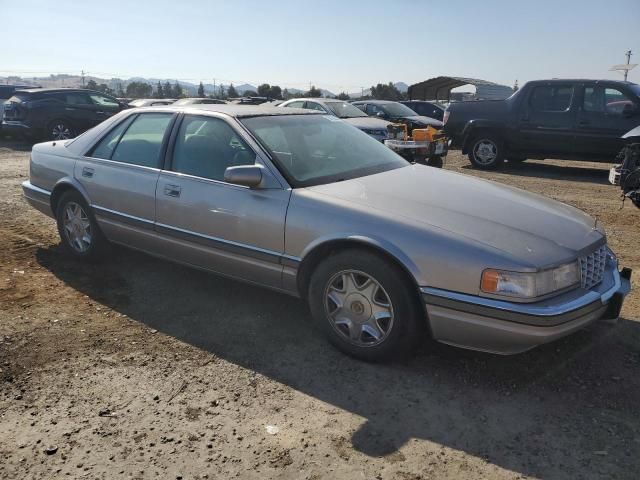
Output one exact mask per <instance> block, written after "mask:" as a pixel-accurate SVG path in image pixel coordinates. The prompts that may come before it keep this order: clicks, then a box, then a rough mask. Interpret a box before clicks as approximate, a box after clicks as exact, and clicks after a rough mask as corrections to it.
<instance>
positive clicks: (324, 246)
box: [296, 235, 426, 318]
mask: <svg viewBox="0 0 640 480" xmlns="http://www.w3.org/2000/svg"><path fill="white" fill-rule="evenodd" d="M348 249H362V250H366V251H369V252H372V253H374V254H376V255H379V256H381V257H382V258H385V259H386V260H388V261H390V262H391V263H393V264H394V265H396V266H397V267H398V268H399V269H400V271H402V272H403V273H404V275H405V277H406V279H407V281H408V282H409V283H410V284H411V285H412V286H413V287H414V288H413V290H414V292H415V295H414V296H415V299H416V301H417V303H418V305H419V306H420V308H421V309H422V311H423V312H424V313H425V315H426V308H425V305H424V302H423V301H422V298H421V296H420V285H419V284H418V281H417V278H418V277H419V269H418V267H417V266H416V264H415V263H414V262H413V261H412V260H411V259H410V258H409V257H408V256H407V255H406V254H404V252H402V250H400V249H399V248H398V247H396V246H395V245H393V244H392V243H390V242H387V241H385V240H380V239H375V238H371V237H367V236H362V235H346V236H334V237H332V238H324V239H319V240H318V241H316V242H314V243H313V244H311V245H309V246H308V247H307V248H306V249H305V251H304V253H303V255H302V260H301V261H300V265H299V266H298V273H297V276H296V280H297V287H298V293H299V295H300V297H301V298H303V299H306V298H307V292H308V290H309V282H310V280H311V275H313V272H314V270H315V268H316V267H317V266H318V265H319V264H320V262H322V260H323V259H324V258H326V257H327V256H328V255H330V254H332V253H336V252H339V251H343V250H348ZM425 318H426V317H425Z"/></svg>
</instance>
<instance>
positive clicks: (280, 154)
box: [241, 115, 409, 188]
mask: <svg viewBox="0 0 640 480" xmlns="http://www.w3.org/2000/svg"><path fill="white" fill-rule="evenodd" d="M241 121H242V123H243V124H244V125H245V126H246V127H247V128H248V129H249V130H250V131H251V132H252V133H253V135H254V136H255V137H256V138H257V139H258V141H259V142H260V143H261V144H262V146H263V147H264V148H265V149H266V150H267V151H268V152H269V153H270V154H271V156H272V158H273V159H274V162H275V163H276V164H277V166H278V168H279V169H280V171H281V172H282V174H283V175H284V176H285V178H286V179H287V180H288V181H289V183H290V184H291V186H292V187H294V188H297V187H308V186H311V185H322V184H325V183H333V182H339V181H342V180H348V179H351V178H357V177H363V176H366V175H373V174H375V173H379V172H385V171H387V170H393V169H396V168H401V167H405V166H407V165H409V163H408V162H407V161H406V160H404V159H403V158H402V157H400V156H399V155H397V154H395V153H393V152H392V151H391V150H390V149H389V148H387V147H385V146H384V145H383V144H382V143H380V142H378V141H377V140H375V139H373V138H371V137H370V136H369V135H367V134H366V133H363V132H362V131H360V130H358V129H357V128H355V127H354V126H352V125H349V124H348V123H345V122H343V121H341V120H339V119H338V118H336V117H334V116H331V115H278V116H275V115H271V116H263V117H251V118H246V119H242V120H241Z"/></svg>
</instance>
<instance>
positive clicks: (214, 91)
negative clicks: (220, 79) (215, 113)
mask: <svg viewBox="0 0 640 480" xmlns="http://www.w3.org/2000/svg"><path fill="white" fill-rule="evenodd" d="M213 96H214V97H215V96H217V95H216V79H215V78H214V79H213Z"/></svg>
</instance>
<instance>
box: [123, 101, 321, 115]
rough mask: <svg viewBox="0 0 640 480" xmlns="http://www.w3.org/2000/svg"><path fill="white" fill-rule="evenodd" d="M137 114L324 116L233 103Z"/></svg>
mask: <svg viewBox="0 0 640 480" xmlns="http://www.w3.org/2000/svg"><path fill="white" fill-rule="evenodd" d="M135 111H136V112H141V111H149V112H158V111H172V112H188V113H192V114H197V113H203V112H205V113H207V112H210V113H224V114H225V115H228V116H230V117H235V118H246V117H265V116H276V115H323V113H322V112H318V111H314V110H307V109H305V108H280V107H272V106H262V105H240V104H233V103H226V104H207V103H205V104H203V103H200V104H194V105H177V106H174V105H167V106H165V107H161V108H159V107H151V108H149V109H144V110H142V109H136V110H135Z"/></svg>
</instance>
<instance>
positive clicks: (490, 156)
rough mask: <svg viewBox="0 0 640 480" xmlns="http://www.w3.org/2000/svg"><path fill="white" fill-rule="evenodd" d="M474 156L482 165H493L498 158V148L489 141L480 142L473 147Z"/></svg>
mask: <svg viewBox="0 0 640 480" xmlns="http://www.w3.org/2000/svg"><path fill="white" fill-rule="evenodd" d="M473 156H474V158H475V159H476V161H477V162H478V163H479V164H481V165H491V164H492V163H493V162H495V160H496V158H497V157H498V146H497V145H496V144H495V143H494V142H492V141H491V140H489V139H482V140H478V141H477V142H476V143H475V145H474V146H473Z"/></svg>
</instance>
